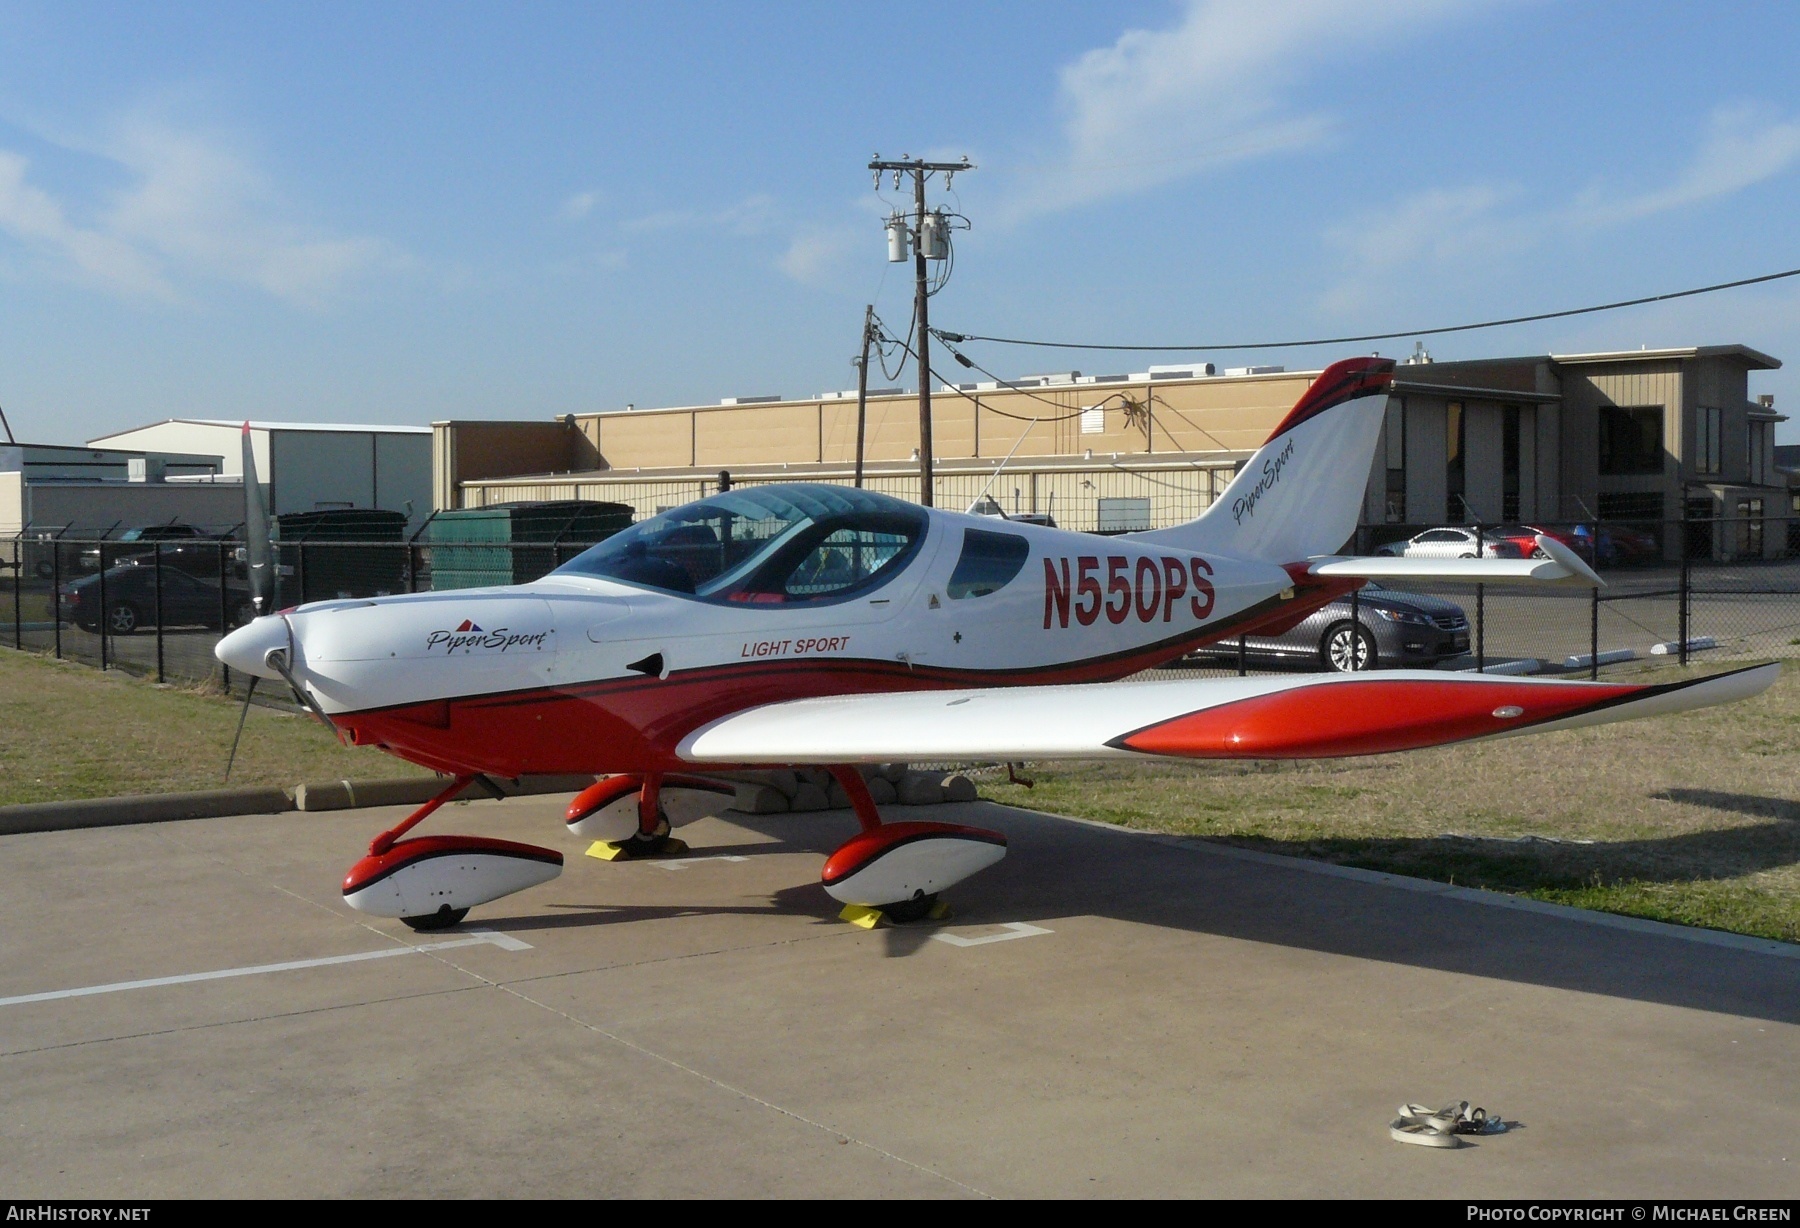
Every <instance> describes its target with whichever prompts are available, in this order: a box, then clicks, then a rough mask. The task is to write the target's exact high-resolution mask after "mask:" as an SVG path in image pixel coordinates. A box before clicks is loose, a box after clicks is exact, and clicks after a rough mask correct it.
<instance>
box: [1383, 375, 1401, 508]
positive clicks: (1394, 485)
mask: <svg viewBox="0 0 1800 1228" xmlns="http://www.w3.org/2000/svg"><path fill="white" fill-rule="evenodd" d="M1384 429H1385V431H1386V434H1387V488H1386V489H1387V522H1388V523H1389V524H1404V523H1406V398H1405V397H1396V398H1394V399H1393V400H1390V401H1389V402H1388V409H1387V422H1386V424H1385V428H1384Z"/></svg>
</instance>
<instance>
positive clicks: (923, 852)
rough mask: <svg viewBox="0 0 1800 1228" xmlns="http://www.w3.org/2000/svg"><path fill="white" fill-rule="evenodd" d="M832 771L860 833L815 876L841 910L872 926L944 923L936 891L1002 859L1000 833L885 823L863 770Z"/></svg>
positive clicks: (944, 911) (956, 826) (1003, 850)
mask: <svg viewBox="0 0 1800 1228" xmlns="http://www.w3.org/2000/svg"><path fill="white" fill-rule="evenodd" d="M831 774H832V776H833V777H834V778H835V779H836V780H837V782H838V784H839V785H841V786H842V787H843V790H844V792H845V793H846V794H848V795H849V798H850V805H851V807H852V808H853V809H855V811H856V819H857V822H859V823H860V824H862V832H861V833H860V834H858V835H856V836H853V837H852V838H851V839H850V840H849V841H847V842H846V843H845V844H843V845H842V846H841V847H840V848H839V849H838V850H837V851H836V852H834V853H833V854H832V855H831V856H830V857H828V858H826V859H825V868H824V870H823V871H822V872H821V874H820V876H819V877H820V880H821V881H822V882H823V883H824V884H825V890H826V892H827V893H828V894H829V895H830V896H831V897H832V898H833V899H836V900H839V901H841V902H842V903H843V905H844V910H843V911H842V912H840V913H839V914H838V916H840V917H842V918H843V919H844V920H846V921H848V922H850V923H851V924H852V925H860V926H862V927H863V928H864V929H873V928H875V927H876V926H877V925H879V924H881V923H882V922H883V921H892V922H895V923H898V924H905V923H906V922H908V921H923V920H925V919H926V918H930V919H931V920H934V921H936V920H942V919H943V918H944V917H946V916H948V915H949V912H950V910H949V909H948V908H947V907H946V906H945V905H944V904H943V902H942V901H940V900H939V899H938V892H939V891H941V890H943V889H944V888H945V887H949V886H952V885H954V884H956V883H959V882H961V881H962V880H963V879H965V878H967V877H969V875H971V874H973V873H975V872H976V871H977V870H982V869H985V868H986V867H988V866H991V865H993V864H994V863H995V862H996V861H999V860H1000V859H1001V858H1002V857H1004V856H1006V837H1005V836H1003V835H1002V834H1000V833H999V832H997V831H984V830H983V829H981V828H978V827H963V826H961V825H959V824H955V823H917V822H906V823H883V822H882V821H881V812H880V811H879V810H877V809H876V808H875V799H874V798H873V797H871V796H870V795H869V786H868V784H867V783H866V782H865V781H864V780H863V778H862V773H861V772H859V771H857V769H856V768H855V767H854V766H843V767H834V768H832V769H831Z"/></svg>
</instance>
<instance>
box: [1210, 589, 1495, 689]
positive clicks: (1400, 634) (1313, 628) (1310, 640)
mask: <svg viewBox="0 0 1800 1228" xmlns="http://www.w3.org/2000/svg"><path fill="white" fill-rule="evenodd" d="M1468 651H1469V618H1468V615H1466V614H1464V613H1463V608H1462V607H1461V606H1459V605H1457V604H1456V603H1455V602H1454V601H1446V600H1445V599H1444V598H1442V597H1430V596H1426V595H1425V594H1423V593H1403V592H1401V591H1399V590H1398V589H1391V588H1383V587H1382V586H1381V585H1379V584H1377V583H1375V582H1374V581H1373V580H1371V581H1369V582H1368V583H1367V584H1365V585H1364V586H1363V589H1362V591H1361V592H1360V593H1358V594H1357V599H1356V619H1355V621H1354V622H1353V621H1351V617H1350V598H1349V597H1340V598H1338V600H1336V601H1333V602H1331V603H1330V604H1329V605H1326V606H1323V607H1321V608H1320V609H1318V610H1315V611H1313V613H1312V614H1311V615H1309V616H1308V617H1307V618H1306V619H1305V620H1304V621H1302V622H1301V623H1300V624H1299V625H1298V626H1296V627H1294V628H1292V629H1291V630H1288V631H1284V632H1282V633H1281V634H1280V635H1273V636H1260V635H1250V636H1246V637H1245V638H1244V652H1245V655H1246V656H1248V657H1252V658H1254V659H1256V660H1257V661H1258V662H1259V663H1265V662H1268V661H1271V660H1273V661H1278V662H1285V663H1288V664H1308V663H1310V664H1315V665H1317V666H1318V667H1319V668H1321V669H1329V670H1338V671H1340V672H1348V671H1349V670H1351V669H1353V668H1354V669H1399V668H1402V667H1408V666H1410V667H1414V668H1417V667H1420V666H1431V665H1436V664H1438V663H1439V662H1440V661H1445V660H1448V659H1449V658H1451V657H1457V656H1461V655H1463V654H1464V653H1466V652H1468ZM1236 654H1237V641H1236V640H1226V641H1223V642H1221V643H1217V644H1208V645H1207V646H1206V647H1205V648H1203V649H1201V650H1199V652H1197V653H1194V654H1193V655H1194V656H1196V657H1205V658H1207V659H1208V660H1209V661H1216V660H1218V659H1219V658H1221V657H1224V658H1227V659H1230V658H1232V657H1235V655H1236ZM1353 654H1354V655H1353Z"/></svg>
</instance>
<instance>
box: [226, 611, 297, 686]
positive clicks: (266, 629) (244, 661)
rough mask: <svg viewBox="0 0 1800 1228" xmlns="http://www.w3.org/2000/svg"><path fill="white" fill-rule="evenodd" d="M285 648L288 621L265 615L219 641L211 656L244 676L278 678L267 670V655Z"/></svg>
mask: <svg viewBox="0 0 1800 1228" xmlns="http://www.w3.org/2000/svg"><path fill="white" fill-rule="evenodd" d="M287 646H288V625H287V619H285V618H282V617H281V616H280V615H278V614H266V615H264V616H263V617H261V618H259V619H257V620H256V621H255V622H249V623H245V624H244V625H243V626H241V627H239V628H238V629H237V630H236V631H233V632H232V633H231V634H230V635H228V636H226V637H225V638H224V639H222V640H220V641H219V644H218V647H216V648H214V649H213V655H214V656H216V657H218V658H219V660H221V661H223V662H224V663H225V664H226V665H228V666H230V667H231V668H232V669H235V670H241V671H242V672H244V673H246V674H255V675H256V676H257V677H259V678H279V677H280V676H281V675H280V674H278V673H276V672H275V670H273V669H271V668H270V667H269V664H268V659H269V653H270V651H271V650H272V649H276V648H281V649H285V648H287Z"/></svg>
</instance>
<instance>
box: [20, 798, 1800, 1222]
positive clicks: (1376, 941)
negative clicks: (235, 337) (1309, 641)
mask: <svg viewBox="0 0 1800 1228" xmlns="http://www.w3.org/2000/svg"><path fill="white" fill-rule="evenodd" d="M561 806H562V799H561V798H551V797H545V798H539V799H530V798H520V799H512V800H508V801H503V802H495V801H486V800H483V801H471V802H468V803H466V804H459V805H454V806H451V807H448V808H447V809H446V810H445V811H444V812H443V813H442V814H440V815H439V816H436V817H434V818H433V819H432V820H431V821H430V822H429V823H428V824H427V829H428V830H429V831H432V832H444V831H465V832H469V833H472V834H478V835H493V836H501V837H508V838H513V839H524V840H530V841H533V842H537V843H545V844H551V845H553V846H557V847H561V848H563V849H564V851H565V852H566V853H567V854H569V856H568V864H567V868H566V870H565V872H564V874H563V876H562V877H561V878H559V879H557V880H555V881H553V882H551V883H547V884H545V885H543V886H541V887H537V888H534V889H532V890H531V891H529V892H526V893H523V894H521V895H518V896H514V897H511V898H508V899H505V900H501V901H497V902H495V903H494V904H491V905H488V906H486V907H485V908H481V909H477V910H476V911H475V913H474V914H472V915H471V917H470V919H469V921H468V922H467V923H466V924H465V926H464V927H462V928H461V929H459V930H453V931H449V932H447V933H445V934H441V935H415V934H412V933H411V932H410V931H407V930H406V929H405V928H404V927H403V926H401V925H399V924H398V923H396V922H386V921H371V920H370V919H367V918H364V917H361V916H360V915H358V914H355V913H352V912H351V911H349V910H348V909H346V908H345V907H344V906H343V904H342V901H341V899H340V898H339V895H338V883H339V881H340V878H341V875H342V873H343V871H344V869H345V868H346V867H347V866H348V865H349V864H350V863H351V862H352V861H354V860H355V859H356V857H357V855H358V854H359V853H360V852H361V850H362V847H363V846H364V844H365V843H366V841H367V840H368V838H369V837H370V836H371V835H372V834H373V833H374V832H375V831H377V830H379V829H380V828H382V827H383V826H386V825H387V824H390V823H392V822H393V821H395V820H396V819H397V818H399V817H400V815H401V814H402V813H404V812H403V811H401V810H399V809H394V810H389V811H386V812H338V813H323V814H317V815H308V816H306V817H304V818H301V817H299V816H295V815H284V816H276V817H274V818H224V819H212V820H207V821H205V822H186V823H184V822H173V823H163V824H157V825H150V826H133V827H120V828H111V829H102V830H93V831H79V832H46V833H38V834H33V835H27V836H11V837H5V838H3V839H0V999H5V998H9V997H18V996H21V995H31V994H40V993H44V992H46V991H57V990H66V989H73V988H80V987H90V986H99V985H107V984H113V983H118V982H124V981H134V980H144V979H154V978H159V977H178V976H183V975H186V974H192V973H197V972H205V971H220V970H231V969H241V968H246V967H257V966H264V965H270V964H292V963H296V962H302V961H323V960H333V959H337V958H338V957H342V956H346V955H362V954H373V953H378V952H386V951H390V950H398V949H402V948H403V947H417V948H421V950H419V951H416V952H411V953H407V954H402V955H399V956H396V957H387V956H386V955H380V956H379V957H377V958H372V959H363V960H360V961H358V962H348V963H345V962H333V963H312V964H309V965H308V966H303V967H290V968H288V969H287V970H284V971H271V972H266V973H255V974H251V975H244V976H235V977H231V978H224V979H215V980H206V981H182V982H179V983H174V984H165V985H160V986H155V987H149V988H141V989H132V990H125V991H120V992H113V993H106V994H96V995H91V996H84V997H62V998H53V999H48V1000H40V1001H33V1002H26V1003H20V1004H14V1005H0V1085H4V1086H5V1087H6V1088H7V1109H8V1111H7V1113H6V1114H5V1115H4V1119H3V1120H0V1184H3V1185H4V1186H5V1188H7V1189H9V1190H11V1191H14V1192H15V1194H16V1196H18V1197H23V1198H37V1197H85V1196H93V1197H129V1196H159V1195H161V1196H182V1195H188V1196H208V1195H239V1196H299V1195H310V1196H320V1195H325V1196H331V1195H349V1196H359V1195H390V1196H405V1195H429V1196H440V1197H442V1196H462V1195H497V1196H506V1195H566V1196H576V1195H658V1196H660V1195H719V1196H759V1195H776V1196H779V1195H788V1196H793V1195H802V1196H811V1197H816V1196H820V1195H825V1196H868V1195H877V1196H885V1195H926V1196H944V1195H950V1196H979V1195H982V1194H990V1195H1000V1196H1021V1195H1023V1196H1031V1195H1037V1196H1070V1195H1073V1196H1082V1195H1110V1196H1139V1195H1252V1196H1291V1195H1305V1196H1322V1195H1329V1196H1359V1195H1362V1196H1370V1195H1374V1196H1394V1195H1421V1196H1437V1197H1465V1196H1466V1197H1499V1196H1507V1197H1531V1196H1565V1197H1568V1196H1582V1195H1607V1196H1624V1195H1631V1196H1637V1197H1652V1196H1666V1197H1791V1196H1792V1194H1793V1191H1794V1189H1795V1188H1796V1184H1797V1183H1796V1180H1795V1176H1794V1172H1793V1167H1792V1166H1793V1164H1794V1163H1795V1162H1796V1161H1800V1154H1797V1153H1796V1152H1795V1150H1794V1149H1793V1148H1794V1145H1793V1143H1792V1142H1791V1141H1790V1140H1791V1139H1792V1137H1793V1111H1792V1107H1791V1106H1792V1102H1793V1097H1792V1095H1790V1094H1789V1093H1788V1089H1789V1088H1790V1087H1791V1086H1792V1083H1793V1074H1792V1072H1793V1071H1794V1070H1795V1069H1797V1068H1800V1061H1797V1059H1800V1027H1797V1026H1796V1024H1797V1023H1800V963H1796V961H1795V960H1793V959H1790V958H1785V957H1783V956H1782V955H1781V954H1777V953H1775V952H1774V951H1772V950H1771V951H1769V952H1764V951H1759V950H1755V949H1749V948H1746V947H1735V946H1720V945H1715V944H1710V943H1703V942H1698V941H1690V940H1689V938H1688V937H1687V936H1685V935H1684V933H1683V932H1682V931H1678V930H1675V928H1674V927H1650V928H1648V929H1639V928H1621V927H1619V926H1616V925H1611V924H1593V923H1590V921H1589V919H1588V918H1587V915H1585V914H1578V913H1574V911H1573V910H1549V911H1536V910H1524V909H1519V908H1513V907H1491V906H1488V905H1487V904H1486V903H1484V902H1483V901H1482V900H1481V899H1479V898H1475V897H1479V896H1482V895H1485V894H1486V893H1468V892H1456V891H1455V890H1454V889H1447V888H1446V889H1442V890H1414V889H1405V890H1402V889H1398V888H1397V887H1396V885H1394V884H1392V883H1388V882H1384V881H1380V876H1365V877H1357V876H1347V875H1343V874H1335V873H1329V872H1319V871H1320V869H1321V868H1320V867H1317V866H1312V865H1307V864H1305V863H1298V864H1296V863H1292V862H1288V861H1286V860H1285V859H1280V858H1270V857H1260V856H1254V857H1247V856H1244V855H1241V854H1238V853H1236V852H1235V851H1233V850H1221V849H1219V848H1217V847H1216V846H1209V845H1206V844H1204V843H1200V842H1176V841H1171V840H1169V839H1167V838H1157V837H1141V836H1135V835H1132V834H1130V833H1124V832H1121V831H1118V830H1117V829H1111V828H1104V827H1098V826H1095V825H1090V824H1085V823H1079V822H1072V821H1065V820H1059V819H1055V818H1052V817H1048V816H1042V815H1035V814H1030V813H1026V812H1022V811H1014V810H1008V809H1005V808H1002V807H998V806H991V805H988V804H985V803H978V804H975V805H962V806H953V807H950V806H947V807H943V808H942V809H941V811H939V812H938V814H937V815H936V816H932V815H931V813H930V812H929V811H928V810H919V811H912V812H909V816H908V817H913V816H914V815H918V816H920V817H942V818H944V819H948V820H951V821H958V822H976V823H981V824H983V825H988V826H997V827H999V828H1001V829H1003V830H1005V831H1006V832H1007V833H1008V834H1009V836H1010V838H1011V840H1012V851H1011V855H1010V856H1009V857H1008V858H1007V859H1006V860H1005V861H1003V862H1002V863H1000V864H999V865H998V866H996V867H994V868H993V869H992V870H989V871H987V872H985V873H984V874H982V875H980V876H978V877H977V878H975V879H971V880H970V881H969V882H967V883H964V884H962V885H961V886H959V887H957V888H956V889H954V890H953V891H952V892H950V893H948V898H949V899H950V901H951V903H952V905H953V907H954V910H955V915H954V916H952V917H951V918H950V919H949V920H948V921H947V922H945V923H943V924H941V925H926V926H918V927H904V928H898V929H880V930H875V931H864V930H860V929H856V928H854V927H851V926H848V925H845V924H843V923H841V922H838V921H837V920H836V919H835V913H836V908H835V906H834V904H833V903H832V901H831V900H830V899H829V898H828V897H826V896H825V894H824V892H823V891H822V890H821V889H820V887H819V886H818V871H819V863H820V857H821V856H822V855H823V854H824V853H825V852H827V851H829V850H830V849H831V848H833V847H835V846H836V845H837V844H838V843H840V842H841V841H842V840H843V839H845V838H847V837H848V836H849V835H850V834H852V832H853V831H854V830H855V824H854V821H853V820H852V819H851V817H850V816H849V815H848V814H846V813H843V812H827V813H814V814H785V815H759V816H739V815H735V814H734V815H732V816H731V817H730V821H722V820H707V821H704V822H701V823H697V824H694V825H692V826H691V827H687V828H684V829H683V836H684V837H685V838H687V839H688V840H689V842H690V843H691V844H692V845H693V846H694V856H692V857H690V858H688V859H685V860H681V861H671V862H659V861H643V862H613V863H606V862H601V861H598V860H595V859H591V858H587V857H583V856H581V855H580V852H581V849H582V848H583V847H584V845H585V842H582V841H574V840H572V839H570V838H569V837H567V836H566V835H565V834H563V832H562V831H561V830H560V829H561V826H562V825H561V819H560V811H561ZM1403 881H1409V880H1403ZM473 930H486V931H490V932H491V933H492V934H493V935H495V937H494V938H492V939H487V938H481V937H480V936H479V935H473V934H471V932H470V931H473ZM469 939H473V941H470V942H469V943H468V945H462V946H455V947H443V946H434V947H433V949H430V950H423V948H425V947H427V946H429V945H431V944H436V943H441V942H445V941H455V940H469ZM947 939H955V940H957V941H946V940H947ZM983 940H991V941H983ZM1776 945H1777V946H1779V944H1776ZM1784 949H1785V948H1784ZM1457 1099H1468V1100H1470V1101H1472V1102H1474V1103H1477V1104H1480V1105H1483V1106H1485V1107H1486V1108H1488V1109H1489V1110H1490V1111H1492V1112H1496V1113H1499V1114H1502V1115H1503V1116H1505V1117H1506V1118H1507V1119H1508V1120H1510V1121H1515V1122H1520V1123H1522V1125H1521V1127H1520V1128H1518V1129H1516V1130H1514V1131H1512V1132H1511V1133H1508V1134H1505V1135H1501V1136H1498V1137H1492V1138H1482V1139H1478V1140H1475V1142H1474V1144H1473V1145H1471V1146H1468V1147H1465V1148H1462V1149H1460V1150H1456V1151H1433V1150H1427V1149H1424V1148H1417V1147H1404V1146H1401V1145H1398V1144H1396V1143H1394V1142H1392V1141H1390V1140H1389V1139H1388V1137H1387V1133H1386V1129H1385V1127H1386V1123H1387V1121H1388V1119H1389V1118H1390V1117H1391V1116H1392V1115H1393V1111H1394V1107H1395V1106H1396V1105H1398V1104H1399V1103H1401V1102H1402V1101H1425V1102H1428V1103H1432V1104H1439V1103H1443V1102H1447V1101H1451V1100H1457Z"/></svg>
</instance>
